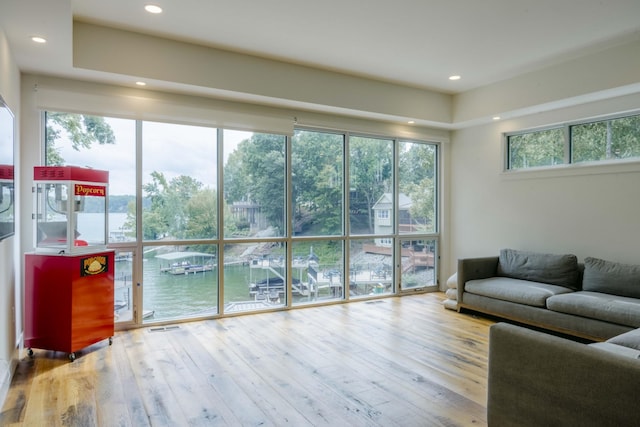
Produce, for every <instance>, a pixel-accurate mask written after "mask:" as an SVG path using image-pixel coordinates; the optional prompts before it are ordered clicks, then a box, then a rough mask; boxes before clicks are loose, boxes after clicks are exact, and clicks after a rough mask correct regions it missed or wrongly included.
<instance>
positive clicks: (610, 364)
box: [487, 323, 640, 427]
mask: <svg viewBox="0 0 640 427" xmlns="http://www.w3.org/2000/svg"><path fill="white" fill-rule="evenodd" d="M638 355H640V329H636V330H633V331H631V332H628V333H626V334H623V335H619V336H617V337H614V338H612V339H610V340H608V341H607V342H598V343H593V344H589V345H587V344H583V343H578V342H575V341H572V340H569V339H565V338H560V337H557V336H554V335H550V334H546V333H542V332H540V331H535V330H530V329H528V328H523V327H520V326H515V325H512V324H508V323H496V324H495V325H493V326H491V329H490V334H489V372H488V382H487V385H488V393H487V396H488V398H487V421H488V424H489V427H540V426H554V427H563V426H566V427H575V426H580V427H608V426H611V427H621V426H640V410H638V391H639V389H640V359H638Z"/></svg>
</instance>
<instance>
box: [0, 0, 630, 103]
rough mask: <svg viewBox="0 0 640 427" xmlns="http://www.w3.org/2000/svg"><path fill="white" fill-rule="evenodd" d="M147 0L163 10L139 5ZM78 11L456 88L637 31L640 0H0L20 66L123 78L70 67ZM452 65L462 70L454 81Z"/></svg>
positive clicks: (258, 51)
mask: <svg viewBox="0 0 640 427" xmlns="http://www.w3.org/2000/svg"><path fill="white" fill-rule="evenodd" d="M150 2H153V3H155V4H158V5H160V6H162V7H163V9H164V13H162V14H160V15H151V14H149V13H147V12H145V11H144V9H143V6H144V5H145V4H146V3H150ZM73 19H78V20H82V21H86V22H92V23H100V24H103V25H107V26H112V27H116V28H121V29H127V30H133V31H137V32H141V33H147V34H153V35H159V36H164V37H168V38H173V39H177V40H182V41H190V42H194V43H199V44H203V45H207V46H212V47H218V48H223V49H229V50H233V51H239V52H243V53H248V54H253V55H258V56H262V57H266V58H272V59H278V60H282V61H287V62H293V63H298V64H304V65H308V66H313V67H318V68H322V69H328V70H333V71H339V72H343V73H349V74H354V75H358V76H366V77H369V78H374V79H379V80H383V81H388V82H394V83H399V84H404V85H408V86H415V87H420V88H426V89H432V90H436V91H440V92H445V93H460V92H464V91H467V90H470V89H474V88H477V87H481V86H485V85H487V84H490V83H494V82H497V81H501V80H504V79H508V78H511V77H514V76H517V75H519V74H522V73H524V72H526V71H531V70H535V69H539V68H542V67H545V66H549V65H552V64H555V63H559V62H562V61H566V60H567V59H571V58H574V57H577V56H581V55H585V54H589V53H592V52H594V51H596V50H599V49H603V48H606V47H609V46H612V45H615V44H618V43H621V42H624V41H627V40H629V39H631V38H636V37H638V35H639V34H640V1H639V0H530V1H527V0H394V1H384V0H379V1H372V0H322V1H311V0H149V1H144V0H108V1H105V0H1V2H0V26H1V27H2V28H3V30H4V31H5V33H6V35H7V38H8V40H9V44H10V46H11V50H12V54H13V56H14V57H15V59H16V61H17V63H18V66H19V67H20V68H21V70H23V71H26V72H31V73H42V74H49V75H54V76H60V77H70V78H82V79H95V80H97V81H103V82H104V81H112V82H114V83H118V80H119V79H121V78H122V76H115V75H112V76H109V75H106V73H98V72H94V71H90V70H82V69H77V68H74V67H73V66H72V47H73V46H72V21H73ZM32 35H41V36H43V37H45V38H47V40H48V43H46V44H45V45H37V44H35V43H33V42H31V41H30V39H29V38H30V36H32ZM452 74H459V75H461V76H462V79H461V80H459V81H457V82H452V81H449V80H448V76H450V75H452ZM169 84H170V83H169Z"/></svg>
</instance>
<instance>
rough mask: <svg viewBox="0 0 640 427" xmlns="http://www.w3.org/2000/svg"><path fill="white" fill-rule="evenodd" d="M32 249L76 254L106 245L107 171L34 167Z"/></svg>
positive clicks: (43, 251)
mask: <svg viewBox="0 0 640 427" xmlns="http://www.w3.org/2000/svg"><path fill="white" fill-rule="evenodd" d="M33 179H34V184H35V187H34V194H35V210H36V212H35V230H34V236H35V249H36V252H38V253H54V254H77V253H90V252H95V251H96V250H103V249H105V248H106V245H107V238H108V236H107V233H108V227H107V218H108V213H107V188H108V181H109V173H108V172H106V171H101V170H95V169H84V168H79V167H74V166H42V167H35V168H34V173H33Z"/></svg>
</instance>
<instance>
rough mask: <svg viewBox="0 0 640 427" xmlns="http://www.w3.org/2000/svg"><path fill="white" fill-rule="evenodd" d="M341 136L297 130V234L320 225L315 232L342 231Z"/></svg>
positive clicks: (294, 166)
mask: <svg viewBox="0 0 640 427" xmlns="http://www.w3.org/2000/svg"><path fill="white" fill-rule="evenodd" d="M343 148H344V137H343V136H342V135H337V134H327V133H321V132H309V131H297V132H296V133H295V134H294V137H293V140H292V154H291V163H292V165H291V166H292V171H293V178H292V187H293V188H292V200H293V209H294V212H293V215H294V231H296V233H298V232H301V231H302V229H303V228H304V227H305V226H306V225H308V224H313V223H315V224H318V229H316V230H314V232H316V233H317V232H319V233H320V234H324V235H329V234H340V233H341V232H342V177H343V173H342V158H343V156H342V150H343Z"/></svg>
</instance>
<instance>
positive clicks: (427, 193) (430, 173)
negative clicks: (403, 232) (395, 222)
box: [399, 142, 436, 231]
mask: <svg viewBox="0 0 640 427" xmlns="http://www.w3.org/2000/svg"><path fill="white" fill-rule="evenodd" d="M399 163H400V170H399V174H400V176H399V181H400V183H399V186H400V192H402V193H405V194H406V195H407V196H408V197H409V198H410V199H411V202H412V203H411V208H410V209H409V212H410V213H411V218H412V220H413V221H414V222H415V223H417V224H418V225H419V226H421V228H422V229H423V231H434V227H435V221H434V218H435V207H436V203H435V201H436V198H435V195H436V191H435V185H434V182H435V174H436V148H435V146H434V145H432V144H425V143H413V142H404V143H401V145H400V161H399ZM429 225H431V227H430V228H428V226H429Z"/></svg>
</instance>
